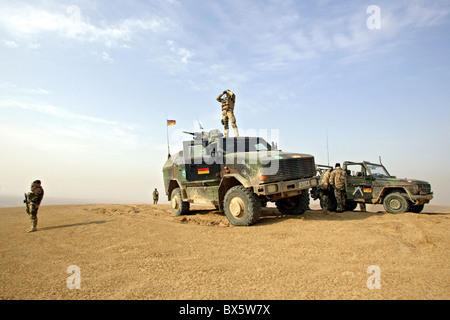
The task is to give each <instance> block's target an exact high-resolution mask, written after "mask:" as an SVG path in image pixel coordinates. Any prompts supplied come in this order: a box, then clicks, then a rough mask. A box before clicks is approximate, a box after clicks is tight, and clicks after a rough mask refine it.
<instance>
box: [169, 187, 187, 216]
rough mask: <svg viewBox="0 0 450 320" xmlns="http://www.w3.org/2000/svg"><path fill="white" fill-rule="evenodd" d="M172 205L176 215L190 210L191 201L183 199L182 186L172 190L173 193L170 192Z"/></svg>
mask: <svg viewBox="0 0 450 320" xmlns="http://www.w3.org/2000/svg"><path fill="white" fill-rule="evenodd" d="M170 205H171V207H172V212H173V213H174V214H175V215H176V216H179V215H182V214H186V213H188V212H189V202H186V201H183V198H182V197H181V189H180V188H175V189H173V190H172V193H171V194H170Z"/></svg>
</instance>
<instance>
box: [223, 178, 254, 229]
mask: <svg viewBox="0 0 450 320" xmlns="http://www.w3.org/2000/svg"><path fill="white" fill-rule="evenodd" d="M223 207H224V211H225V215H226V216H227V218H228V221H230V223H231V224H232V225H235V226H249V225H252V224H254V223H256V222H257V221H258V220H259V218H260V215H261V202H260V201H259V199H258V197H257V196H256V195H255V194H254V193H253V189H252V188H244V187H243V186H234V187H232V188H230V190H228V191H227V193H226V194H225V197H224V200H223Z"/></svg>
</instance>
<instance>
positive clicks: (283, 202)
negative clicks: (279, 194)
mask: <svg viewBox="0 0 450 320" xmlns="http://www.w3.org/2000/svg"><path fill="white" fill-rule="evenodd" d="M275 205H276V206H277V209H278V211H280V212H281V213H282V214H303V213H305V211H306V210H308V207H309V194H308V190H303V191H302V193H301V194H299V195H298V196H295V197H290V198H285V199H280V200H278V201H277V202H275Z"/></svg>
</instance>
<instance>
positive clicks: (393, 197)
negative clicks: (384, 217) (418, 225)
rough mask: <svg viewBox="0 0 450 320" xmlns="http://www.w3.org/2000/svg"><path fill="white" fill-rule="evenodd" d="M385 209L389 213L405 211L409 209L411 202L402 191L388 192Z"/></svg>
mask: <svg viewBox="0 0 450 320" xmlns="http://www.w3.org/2000/svg"><path fill="white" fill-rule="evenodd" d="M383 205H384V209H385V210H386V211H387V212H389V213H393V214H395V213H404V212H407V211H409V209H410V206H411V205H410V202H409V201H408V200H407V199H406V198H405V196H403V195H402V194H401V193H398V192H394V193H390V194H388V195H387V196H386V197H385V198H384V201H383Z"/></svg>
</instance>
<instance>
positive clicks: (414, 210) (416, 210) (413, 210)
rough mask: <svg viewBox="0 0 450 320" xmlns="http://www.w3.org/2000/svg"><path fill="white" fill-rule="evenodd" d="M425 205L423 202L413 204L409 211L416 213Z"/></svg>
mask: <svg viewBox="0 0 450 320" xmlns="http://www.w3.org/2000/svg"><path fill="white" fill-rule="evenodd" d="M424 207H425V206H424V205H423V204H421V205H418V206H412V207H411V209H410V210H409V211H411V212H414V213H421V212H422V210H423V208H424Z"/></svg>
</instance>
